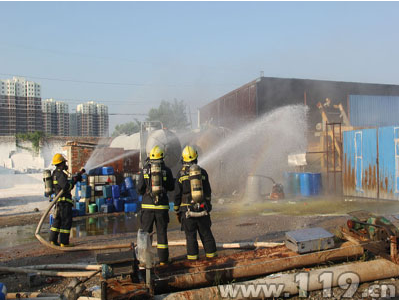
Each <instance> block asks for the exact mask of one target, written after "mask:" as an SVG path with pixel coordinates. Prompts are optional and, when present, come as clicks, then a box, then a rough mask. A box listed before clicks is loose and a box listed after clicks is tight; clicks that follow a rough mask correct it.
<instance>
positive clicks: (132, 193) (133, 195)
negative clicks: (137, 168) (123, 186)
mask: <svg viewBox="0 0 399 300" xmlns="http://www.w3.org/2000/svg"><path fill="white" fill-rule="evenodd" d="M127 193H128V195H129V197H130V198H132V199H133V200H134V201H136V200H137V198H138V196H137V192H136V190H135V189H128V190H127Z"/></svg>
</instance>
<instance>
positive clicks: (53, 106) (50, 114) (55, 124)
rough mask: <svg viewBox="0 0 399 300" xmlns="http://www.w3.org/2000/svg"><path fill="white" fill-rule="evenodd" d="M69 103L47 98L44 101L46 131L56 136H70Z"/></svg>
mask: <svg viewBox="0 0 399 300" xmlns="http://www.w3.org/2000/svg"><path fill="white" fill-rule="evenodd" d="M68 110H69V108H68V104H66V103H64V102H61V101H56V100H54V99H46V100H44V101H43V103H42V111H43V123H44V131H45V132H46V133H47V134H50V135H55V136H69V135H70V134H69V111H68Z"/></svg>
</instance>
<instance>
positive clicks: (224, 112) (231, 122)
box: [200, 77, 399, 129]
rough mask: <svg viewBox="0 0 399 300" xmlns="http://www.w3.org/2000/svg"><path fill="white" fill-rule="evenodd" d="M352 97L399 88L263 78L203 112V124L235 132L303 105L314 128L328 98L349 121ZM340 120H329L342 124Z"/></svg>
mask: <svg viewBox="0 0 399 300" xmlns="http://www.w3.org/2000/svg"><path fill="white" fill-rule="evenodd" d="M350 95H369V96H372V95H380V96H399V85H391V84H371V83H356V82H341V81H325V80H310V79H288V78H274V77H260V78H258V79H256V80H254V81H251V82H249V83H247V84H245V85H243V86H241V87H239V88H237V89H235V90H233V91H231V92H229V93H227V94H226V95H224V96H222V97H220V98H218V99H216V100H214V101H212V102H211V103H209V104H207V105H205V106H203V107H202V108H200V123H201V124H204V123H207V122H208V123H209V122H211V123H212V124H214V125H216V126H223V127H227V128H231V129H233V128H235V127H237V126H238V127H239V126H240V125H241V124H242V123H243V122H247V121H250V120H253V119H254V118H256V117H257V116H260V115H262V114H264V113H266V112H268V111H270V110H272V109H274V108H277V107H280V106H284V105H289V104H299V103H303V104H307V105H308V106H309V108H310V111H309V118H310V124H311V126H312V128H314V126H315V125H316V124H317V123H319V122H320V120H321V119H320V112H319V110H318V108H317V106H316V105H317V103H318V102H324V101H325V99H326V98H329V99H330V100H331V102H332V104H335V105H338V104H342V107H343V109H344V111H345V112H346V114H347V115H348V116H349V118H350V117H351V116H353V114H356V111H355V108H353V109H352V108H351V107H350V104H349V102H350V99H349V96H350ZM352 101H356V100H352ZM335 112H337V111H335ZM335 114H336V115H337V113H335ZM337 118H338V119H335V120H332V119H331V118H330V120H331V121H339V117H338V116H337ZM350 121H352V120H350Z"/></svg>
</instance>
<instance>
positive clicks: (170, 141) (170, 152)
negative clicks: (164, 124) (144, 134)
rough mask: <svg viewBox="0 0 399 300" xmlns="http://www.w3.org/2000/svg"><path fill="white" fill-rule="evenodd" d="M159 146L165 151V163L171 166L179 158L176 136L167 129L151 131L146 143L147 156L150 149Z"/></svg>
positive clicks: (178, 145)
mask: <svg viewBox="0 0 399 300" xmlns="http://www.w3.org/2000/svg"><path fill="white" fill-rule="evenodd" d="M155 146H160V147H161V148H163V150H164V151H165V158H164V161H165V164H166V165H167V166H168V167H169V168H173V167H174V166H175V165H176V164H177V163H178V162H179V160H180V158H181V151H182V150H181V144H180V141H179V139H178V138H177V136H176V135H175V134H174V133H173V132H172V131H170V130H168V129H159V130H155V131H152V132H151V133H150V135H149V136H148V139H147V143H146V147H145V149H146V154H147V157H148V156H149V154H150V152H151V149H152V148H154V147H155Z"/></svg>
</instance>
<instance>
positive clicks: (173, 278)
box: [155, 242, 363, 293]
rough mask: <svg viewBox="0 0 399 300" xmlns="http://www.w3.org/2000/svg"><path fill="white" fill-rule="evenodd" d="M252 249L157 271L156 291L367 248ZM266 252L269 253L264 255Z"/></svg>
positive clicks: (350, 245)
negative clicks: (313, 250) (316, 249)
mask: <svg viewBox="0 0 399 300" xmlns="http://www.w3.org/2000/svg"><path fill="white" fill-rule="evenodd" d="M265 250H267V251H266V252H265V251H263V252H262V250H257V251H248V252H241V253H237V254H233V255H230V256H225V257H220V258H216V259H212V260H209V261H204V262H201V261H199V262H195V263H191V265H190V263H186V262H183V263H180V264H179V263H177V264H172V265H171V266H167V267H165V268H164V269H162V268H159V269H158V270H157V276H158V277H159V278H157V279H155V291H156V293H163V292H170V291H177V290H183V289H190V288H198V287H203V286H209V285H213V284H214V283H215V282H231V281H232V280H234V279H239V278H246V277H254V276H261V275H266V274H272V273H276V272H281V271H284V270H290V269H295V268H301V267H304V266H311V265H316V264H320V263H325V262H327V261H339V260H343V259H345V260H346V259H347V258H350V257H358V256H361V255H363V248H362V247H361V246H360V245H356V244H353V243H350V242H345V243H343V244H342V245H341V247H340V248H336V249H330V250H325V251H318V252H313V253H307V254H301V255H300V254H297V253H295V252H292V251H290V250H288V249H287V248H286V247H285V246H281V247H280V248H277V249H275V251H274V252H273V249H265ZM262 253H266V254H268V255H262Z"/></svg>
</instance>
